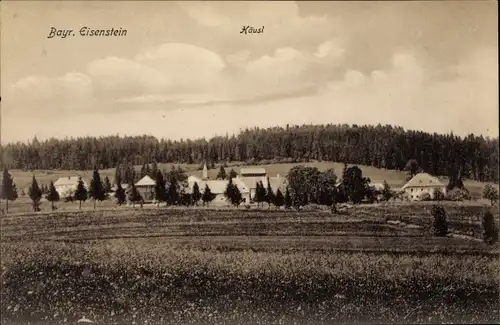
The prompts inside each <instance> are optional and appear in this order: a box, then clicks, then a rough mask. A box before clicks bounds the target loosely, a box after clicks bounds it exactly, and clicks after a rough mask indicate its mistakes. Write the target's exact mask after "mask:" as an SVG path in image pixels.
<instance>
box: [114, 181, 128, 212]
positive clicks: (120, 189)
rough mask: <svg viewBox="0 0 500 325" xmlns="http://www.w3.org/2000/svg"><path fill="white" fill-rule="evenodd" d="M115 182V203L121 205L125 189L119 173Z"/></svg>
mask: <svg viewBox="0 0 500 325" xmlns="http://www.w3.org/2000/svg"><path fill="white" fill-rule="evenodd" d="M115 182H116V191H115V198H116V203H117V204H118V205H122V204H123V203H125V200H126V197H125V190H124V189H123V187H122V179H121V176H120V175H117V177H116V179H115Z"/></svg>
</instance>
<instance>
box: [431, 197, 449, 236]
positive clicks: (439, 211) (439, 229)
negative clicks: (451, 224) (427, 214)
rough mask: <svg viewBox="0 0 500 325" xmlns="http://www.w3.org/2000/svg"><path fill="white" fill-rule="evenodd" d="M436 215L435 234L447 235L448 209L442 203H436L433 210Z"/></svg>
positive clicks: (434, 215) (433, 214)
mask: <svg viewBox="0 0 500 325" xmlns="http://www.w3.org/2000/svg"><path fill="white" fill-rule="evenodd" d="M431 213H432V216H433V217H434V235H435V236H441V237H443V236H446V234H447V233H448V223H447V221H446V211H445V210H444V208H443V206H441V205H434V206H433V207H432V210H431Z"/></svg>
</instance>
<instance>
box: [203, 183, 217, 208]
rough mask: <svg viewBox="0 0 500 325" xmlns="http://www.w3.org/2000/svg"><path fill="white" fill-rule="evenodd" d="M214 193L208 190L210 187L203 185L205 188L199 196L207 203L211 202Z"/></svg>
mask: <svg viewBox="0 0 500 325" xmlns="http://www.w3.org/2000/svg"><path fill="white" fill-rule="evenodd" d="M215 196H216V195H215V194H214V193H212V191H211V190H210V187H208V185H205V190H204V191H203V195H202V196H201V199H202V201H203V204H204V205H205V204H206V205H208V204H209V203H210V202H212V201H213V200H214V199H215Z"/></svg>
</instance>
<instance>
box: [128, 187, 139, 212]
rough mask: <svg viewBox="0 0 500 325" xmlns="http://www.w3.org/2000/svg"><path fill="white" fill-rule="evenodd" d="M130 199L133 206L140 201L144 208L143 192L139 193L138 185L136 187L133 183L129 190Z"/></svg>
mask: <svg viewBox="0 0 500 325" xmlns="http://www.w3.org/2000/svg"><path fill="white" fill-rule="evenodd" d="M128 195H129V196H128V200H129V201H130V202H132V206H133V207H134V208H135V204H136V203H138V202H139V203H140V204H141V208H142V196H141V193H139V191H138V190H137V187H135V184H132V185H131V186H130V190H129V192H128Z"/></svg>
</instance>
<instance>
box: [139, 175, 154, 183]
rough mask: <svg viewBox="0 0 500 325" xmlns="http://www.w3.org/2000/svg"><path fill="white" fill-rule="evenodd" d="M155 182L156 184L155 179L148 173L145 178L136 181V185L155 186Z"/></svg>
mask: <svg viewBox="0 0 500 325" xmlns="http://www.w3.org/2000/svg"><path fill="white" fill-rule="evenodd" d="M155 184H156V183H155V181H154V180H153V179H151V177H149V176H148V175H146V176H144V177H143V178H141V180H140V181H138V182H137V183H135V186H154V185H155Z"/></svg>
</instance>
